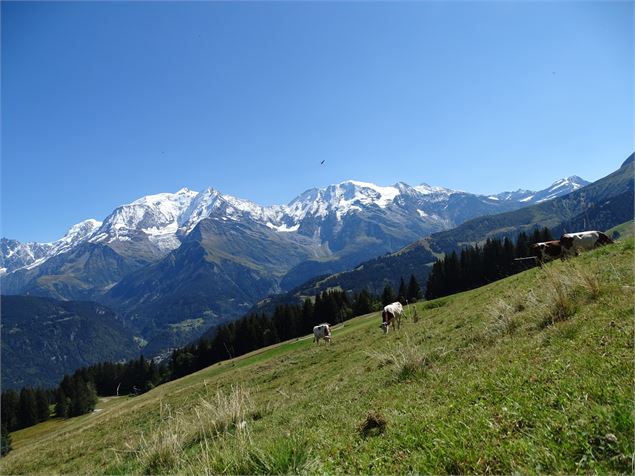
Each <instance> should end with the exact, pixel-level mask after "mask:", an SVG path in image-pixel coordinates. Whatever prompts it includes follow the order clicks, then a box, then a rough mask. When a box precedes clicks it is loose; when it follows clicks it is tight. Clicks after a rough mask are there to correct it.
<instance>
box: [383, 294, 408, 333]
mask: <svg viewBox="0 0 635 476" xmlns="http://www.w3.org/2000/svg"><path fill="white" fill-rule="evenodd" d="M402 313H403V306H402V305H401V303H400V302H399V301H396V302H393V303H392V304H388V305H387V306H386V307H384V310H383V311H382V313H381V329H382V330H383V331H384V334H385V333H387V332H388V327H390V325H391V324H392V322H393V321H394V320H396V321H397V329H399V328H400V327H401V314H402Z"/></svg>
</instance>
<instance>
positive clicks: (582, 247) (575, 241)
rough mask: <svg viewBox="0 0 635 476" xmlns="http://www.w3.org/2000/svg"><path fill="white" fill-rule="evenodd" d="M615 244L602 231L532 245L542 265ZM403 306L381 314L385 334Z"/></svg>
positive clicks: (322, 333) (316, 332)
mask: <svg viewBox="0 0 635 476" xmlns="http://www.w3.org/2000/svg"><path fill="white" fill-rule="evenodd" d="M609 243H613V240H611V239H610V238H609V237H608V236H607V235H606V234H604V233H602V232H601V231H581V232H579V233H565V234H564V235H562V236H561V237H560V239H559V240H554V241H543V242H541V243H536V244H534V245H531V251H532V255H533V256H534V257H535V258H536V259H538V261H540V262H541V263H542V262H544V261H546V260H549V259H556V258H561V259H565V258H568V257H570V256H576V255H577V254H578V253H579V252H580V251H586V250H590V249H593V248H597V247H598V246H602V245H607V244H609ZM402 313H403V306H402V305H401V303H400V302H393V303H392V304H388V305H387V306H385V307H384V309H383V311H382V313H381V321H382V322H381V329H382V330H383V331H384V334H386V333H387V332H388V329H389V327H390V326H391V325H393V323H394V325H395V326H396V327H397V329H399V328H400V327H401V314H402ZM320 339H324V341H325V342H328V343H329V344H330V343H331V325H330V324H328V323H323V324H318V325H317V326H315V327H314V328H313V341H314V342H315V343H317V344H319V343H320Z"/></svg>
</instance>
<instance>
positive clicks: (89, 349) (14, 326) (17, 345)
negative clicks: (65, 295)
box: [0, 296, 139, 389]
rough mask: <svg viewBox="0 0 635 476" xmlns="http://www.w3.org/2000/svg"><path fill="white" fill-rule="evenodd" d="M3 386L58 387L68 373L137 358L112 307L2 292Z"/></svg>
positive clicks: (132, 344) (126, 333)
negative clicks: (106, 362)
mask: <svg viewBox="0 0 635 476" xmlns="http://www.w3.org/2000/svg"><path fill="white" fill-rule="evenodd" d="M0 303H1V305H2V388H3V389H7V388H15V389H20V388H21V387H23V386H25V385H29V386H43V387H54V386H56V385H58V384H59V382H60V380H61V379H62V377H63V376H64V374H67V373H72V372H74V371H75V370H76V369H78V368H79V367H83V366H86V365H91V364H95V363H97V362H103V361H118V360H121V359H126V358H133V357H137V356H138V352H139V346H138V345H137V344H136V343H135V342H134V340H133V338H132V335H131V333H130V330H129V329H125V328H124V325H123V323H122V322H121V318H120V317H119V316H117V315H116V314H115V313H114V312H113V311H111V310H110V309H108V308H107V307H104V306H102V305H100V304H96V303H93V302H68V301H65V302H61V301H55V300H53V299H49V298H38V297H32V296H2V298H1V301H0Z"/></svg>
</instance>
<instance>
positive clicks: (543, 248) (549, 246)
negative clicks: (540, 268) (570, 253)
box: [530, 240, 563, 263]
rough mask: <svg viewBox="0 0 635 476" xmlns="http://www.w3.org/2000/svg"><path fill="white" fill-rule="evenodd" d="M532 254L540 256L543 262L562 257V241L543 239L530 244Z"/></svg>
mask: <svg viewBox="0 0 635 476" xmlns="http://www.w3.org/2000/svg"><path fill="white" fill-rule="evenodd" d="M530 248H531V254H532V256H535V257H536V258H538V261H540V262H541V263H543V262H545V261H547V260H549V259H556V258H562V257H563V254H562V245H560V242H559V241H557V240H555V241H543V242H540V243H535V244H533V245H531V246H530Z"/></svg>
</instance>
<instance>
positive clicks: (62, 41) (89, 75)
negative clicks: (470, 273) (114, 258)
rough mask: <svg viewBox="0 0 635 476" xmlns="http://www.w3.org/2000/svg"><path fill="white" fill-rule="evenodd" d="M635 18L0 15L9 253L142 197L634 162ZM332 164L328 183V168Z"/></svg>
mask: <svg viewBox="0 0 635 476" xmlns="http://www.w3.org/2000/svg"><path fill="white" fill-rule="evenodd" d="M633 13H634V12H633V3H632V2H579V3H577V2H522V3H510V2H469V3H467V2H450V3H447V2H443V3H442V2H403V3H371V2H348V3H344V2H323V3H319V2H318V3H306V2H305V3H298V2H296V3H293V2H273V3H251V2H240V3H223V2H191V3H177V2H174V3H172V2H157V3H151V2H87V3H81V2H68V3H57V4H56V3H48V2H47V3H35V2H17V3H11V2H2V78H1V79H2V236H5V237H10V238H15V239H19V240H21V241H52V240H55V239H57V238H60V237H61V236H62V235H63V234H64V232H65V231H66V229H68V228H69V227H70V226H71V225H72V224H74V223H76V222H79V221H81V220H83V219H87V218H97V219H100V220H101V219H103V218H105V216H106V215H108V214H109V213H110V212H111V211H112V209H113V208H115V207H116V206H118V205H121V204H123V203H127V202H130V201H132V200H134V199H136V198H138V197H141V196H143V195H147V194H151V193H158V192H167V191H177V190H178V189H180V188H182V187H188V188H190V189H193V190H202V189H203V188H206V187H208V186H211V187H214V188H216V189H218V190H220V191H221V192H223V193H227V194H231V195H235V196H238V197H241V198H246V199H250V200H253V201H256V202H258V203H260V204H263V205H269V204H280V203H287V202H288V201H290V200H291V199H293V198H294V197H295V196H297V195H298V194H300V193H301V192H303V191H304V190H306V189H308V188H311V187H315V186H318V187H323V186H326V185H329V184H332V183H338V182H341V181H344V180H347V179H356V180H362V181H369V182H375V183H378V184H381V185H388V184H392V183H395V182H397V181H404V182H407V183H409V184H411V185H416V184H419V183H421V182H426V183H428V184H430V185H441V186H445V187H450V188H456V189H462V190H466V191H469V192H474V193H494V192H501V191H504V190H512V189H517V188H528V189H534V190H535V189H541V188H545V187H546V186H548V185H549V184H550V183H551V182H552V181H554V180H556V179H558V178H560V177H564V176H568V175H573V174H576V175H579V176H581V177H583V178H585V179H587V180H597V179H599V178H601V177H602V176H604V175H606V174H608V173H610V172H612V171H613V170H615V169H616V168H617V167H618V166H619V165H620V163H621V162H622V161H623V160H624V159H625V158H626V157H627V156H628V155H629V154H630V153H631V152H632V151H633V149H634V144H633V129H634V123H633V110H634V96H633V84H635V81H634V78H633V69H634V68H633V67H634V64H633V57H634V51H633V39H634V38H633ZM322 160H324V161H325V162H324V165H320V162H321V161H322Z"/></svg>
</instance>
